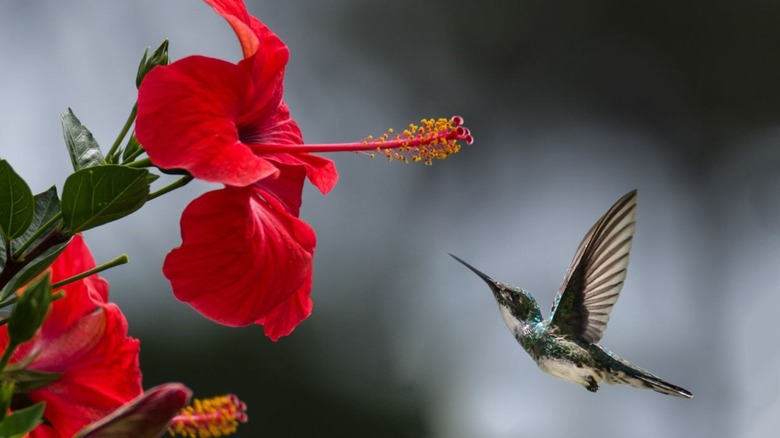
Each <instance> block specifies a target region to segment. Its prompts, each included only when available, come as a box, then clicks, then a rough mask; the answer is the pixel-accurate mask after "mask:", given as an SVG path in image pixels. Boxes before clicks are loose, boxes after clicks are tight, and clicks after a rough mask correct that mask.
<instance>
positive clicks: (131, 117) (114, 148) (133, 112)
mask: <svg viewBox="0 0 780 438" xmlns="http://www.w3.org/2000/svg"><path fill="white" fill-rule="evenodd" d="M137 114H138V102H136V103H135V104H134V105H133V109H132V110H131V111H130V115H129V116H127V121H125V126H123V127H122V130H121V131H119V135H118V136H117V138H116V140H114V144H112V145H111V149H109V150H108V155H107V156H106V158H107V159H108V160H109V162H111V163H114V162H115V161H114V158H113V157H114V154H116V153H117V150H118V149H119V145H120V144H122V140H124V139H125V136H126V135H127V132H128V131H130V127H131V126H133V122H135V116H136V115H137ZM117 161H118V160H117Z"/></svg>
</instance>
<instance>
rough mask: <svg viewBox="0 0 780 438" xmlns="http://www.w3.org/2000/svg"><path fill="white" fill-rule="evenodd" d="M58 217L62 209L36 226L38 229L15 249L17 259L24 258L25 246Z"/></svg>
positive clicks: (27, 246)
mask: <svg viewBox="0 0 780 438" xmlns="http://www.w3.org/2000/svg"><path fill="white" fill-rule="evenodd" d="M60 218H62V211H59V212H57V214H55V215H54V216H52V217H51V218H50V219H49V220H48V221H46V223H45V224H43V225H41V226H40V227H38V229H37V230H35V232H34V233H33V234H32V236H30V238H29V239H27V241H26V242H24V243H23V244H22V246H20V247H19V249H17V250H16V253H17V254H19V257H18V259H19V260H24V252H25V251H26V250H27V248H29V247H30V245H32V244H33V242H35V239H37V238H38V237H39V236H40V235H41V234H43V233H44V232H46V231H48V229H49V227H51V226H52V225H54V223H55V222H57V221H58V220H60ZM9 248H10V247H9Z"/></svg>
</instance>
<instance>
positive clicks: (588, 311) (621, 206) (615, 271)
mask: <svg viewBox="0 0 780 438" xmlns="http://www.w3.org/2000/svg"><path fill="white" fill-rule="evenodd" d="M636 195H637V193H636V190H633V191H631V192H629V193H627V194H626V195H624V196H623V197H622V198H620V199H619V200H618V201H617V202H616V203H615V204H614V205H613V206H612V207H611V208H610V209H609V210H607V212H606V213H604V216H602V217H601V218H600V219H599V220H598V221H596V223H595V224H594V225H593V227H591V229H590V230H589V231H588V233H587V234H586V235H585V238H584V239H583V240H582V243H580V246H579V247H578V248H577V252H576V253H574V259H573V260H572V261H571V264H570V265H569V269H568V270H567V271H566V277H565V278H564V279H563V284H562V285H561V288H560V289H559V292H558V296H557V297H556V298H555V303H554V304H553V308H552V314H551V316H550V319H551V323H550V324H551V325H555V326H557V327H558V329H559V330H561V331H562V332H563V333H566V334H569V335H572V336H574V337H576V338H578V339H580V340H582V341H584V342H586V343H589V344H595V343H597V342H598V341H599V340H600V339H601V337H602V336H603V335H604V331H605V330H606V329H607V322H608V321H609V312H610V311H611V310H612V306H613V305H614V304H615V302H616V301H617V299H618V294H620V289H621V288H622V287H623V280H625V278H626V272H627V269H628V253H629V251H630V250H631V240H632V239H633V237H634V230H635V229H636V221H635V219H636V204H637V201H636Z"/></svg>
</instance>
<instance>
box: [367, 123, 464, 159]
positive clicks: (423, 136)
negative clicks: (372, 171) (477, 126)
mask: <svg viewBox="0 0 780 438" xmlns="http://www.w3.org/2000/svg"><path fill="white" fill-rule="evenodd" d="M460 142H465V143H466V144H472V143H474V138H473V137H472V136H471V132H470V131H469V130H468V128H466V127H465V126H463V117H460V116H454V117H452V118H450V119H445V118H439V119H422V120H420V124H419V125H415V124H413V123H410V124H409V126H408V127H407V128H406V129H405V130H404V131H403V132H402V133H400V134H395V135H393V130H392V129H389V130H388V131H387V132H386V133H384V134H382V136H380V137H379V138H376V139H374V138H373V137H371V136H369V137H368V138H367V139H365V140H364V141H363V143H364V144H365V145H366V146H374V150H375V151H376V152H379V153H382V154H384V155H385V157H387V160H388V161H393V160H399V161H403V162H404V163H409V162H419V161H421V162H423V163H425V164H427V165H431V164H433V160H443V159H445V158H447V157H449V156H450V155H452V154H455V153H457V152H458V151H460V148H461V146H460ZM372 155H373V154H372Z"/></svg>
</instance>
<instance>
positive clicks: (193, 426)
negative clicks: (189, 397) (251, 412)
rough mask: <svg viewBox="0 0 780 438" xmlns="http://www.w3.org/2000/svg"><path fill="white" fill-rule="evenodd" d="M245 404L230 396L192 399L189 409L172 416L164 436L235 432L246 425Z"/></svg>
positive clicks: (207, 436)
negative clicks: (242, 425)
mask: <svg viewBox="0 0 780 438" xmlns="http://www.w3.org/2000/svg"><path fill="white" fill-rule="evenodd" d="M246 422H247V415H246V404H244V402H242V401H241V400H239V399H238V397H236V396H235V395H233V394H228V395H224V396H219V397H213V398H208V399H203V400H200V399H195V400H194V401H193V403H192V405H191V406H187V407H186V408H184V409H182V410H181V412H180V413H179V415H177V416H175V417H173V419H172V420H171V425H170V426H169V427H168V433H170V434H171V436H185V437H189V438H196V437H197V438H212V437H222V436H227V435H230V434H232V433H235V432H236V431H237V430H238V424H239V423H246Z"/></svg>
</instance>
